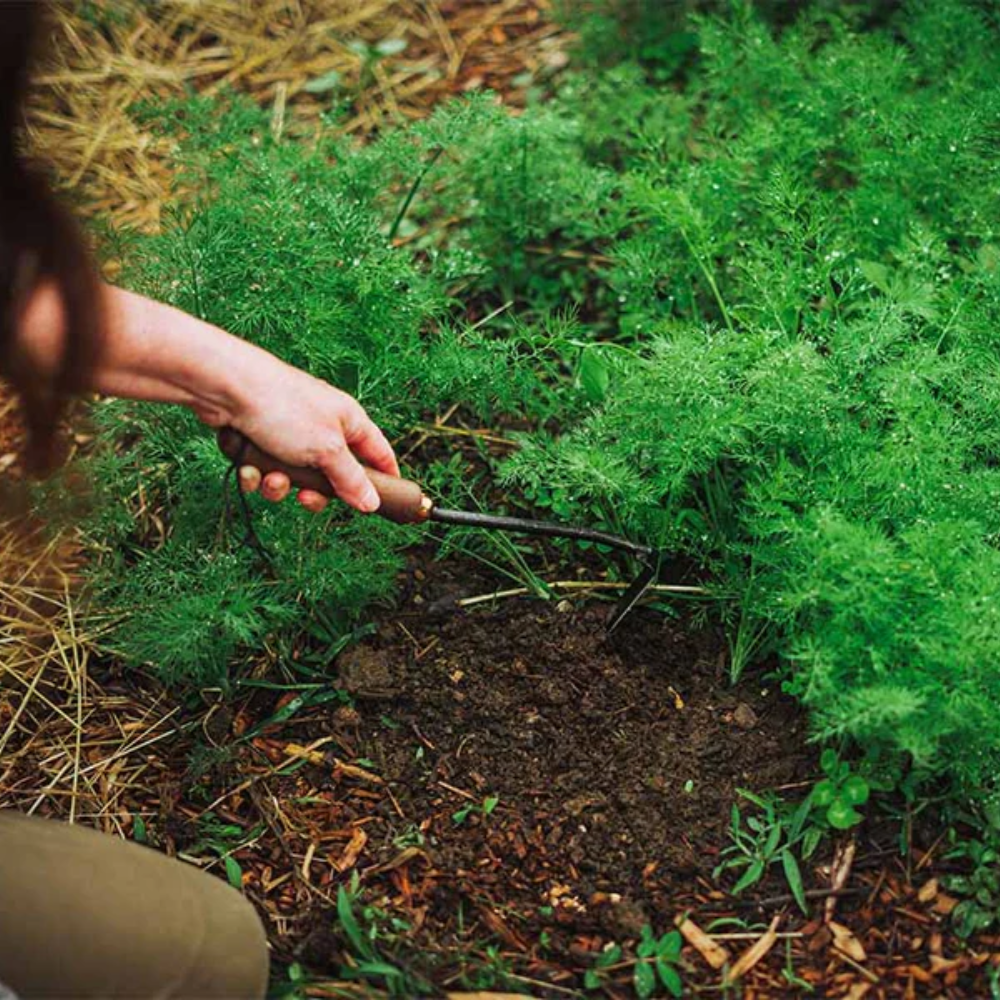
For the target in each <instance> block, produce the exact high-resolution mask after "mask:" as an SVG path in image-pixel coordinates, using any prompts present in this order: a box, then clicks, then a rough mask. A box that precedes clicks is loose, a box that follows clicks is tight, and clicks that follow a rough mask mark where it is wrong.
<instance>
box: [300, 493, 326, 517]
mask: <svg viewBox="0 0 1000 1000" xmlns="http://www.w3.org/2000/svg"><path fill="white" fill-rule="evenodd" d="M298 501H299V503H300V504H302V506H303V507H305V509H306V510H308V511H309V512H310V513H312V514H319V513H321V512H322V511H324V510H325V509H326V505H327V504H328V503H329V502H330V501H329V500H327V498H326V497H325V496H323V494H322V493H317V492H316V491H315V490H299V496H298Z"/></svg>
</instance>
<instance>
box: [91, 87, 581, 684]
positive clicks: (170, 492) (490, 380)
mask: <svg viewBox="0 0 1000 1000" xmlns="http://www.w3.org/2000/svg"><path fill="white" fill-rule="evenodd" d="M147 113H148V114H149V115H150V116H151V117H153V118H155V120H156V122H157V127H161V128H165V129H169V130H171V131H173V132H174V134H175V135H176V136H177V144H178V157H179V159H180V161H181V162H182V164H183V167H184V169H183V173H182V175H181V181H180V188H181V191H182V192H186V194H181V195H180V196H179V197H178V200H177V202H176V204H175V205H174V206H173V207H172V208H171V211H170V215H169V218H168V219H167V220H166V222H165V225H164V227H163V232H162V234H161V235H159V236H154V237H135V236H126V235H121V234H120V235H119V237H118V243H117V244H116V249H117V251H118V253H119V255H120V257H121V259H122V260H123V261H124V264H125V267H124V272H123V276H122V281H123V283H125V284H126V285H127V286H129V287H131V288H133V289H135V290H138V291H141V292H144V293H146V294H149V295H151V296H153V297H156V298H159V299H161V300H164V301H167V302H170V303H171V304H173V305H176V306H178V307H180V308H182V309H184V310H186V311H188V312H191V313H193V314H195V315H197V316H200V317H201V318H203V319H206V320H209V321H211V322H213V323H216V324H218V325H219V326H222V327H224V328H226V329H228V330H230V331H232V332H233V333H235V334H237V335H240V336H243V337H245V338H247V339H249V340H252V341H254V342H255V343H257V344H260V345H261V346H263V347H265V348H267V349H268V350H270V351H272V352H274V353H275V354H277V355H279V356H280V357H282V358H284V359H285V360H287V361H289V362H291V363H292V364H295V365H297V366H299V367H301V368H303V369H306V370H308V371H310V372H312V373H313V374H315V375H317V376H319V377H321V378H324V379H327V380H328V381H330V382H332V383H334V384H336V385H338V386H340V387H342V388H344V389H346V390H348V391H350V392H351V393H353V394H355V395H356V396H357V397H358V398H359V400H360V401H361V402H362V403H363V405H365V406H366V408H367V409H368V410H369V412H370V413H371V414H372V416H373V417H374V419H376V420H377V421H378V422H379V423H380V424H381V425H382V426H383V427H384V428H385V429H386V431H387V432H388V433H389V434H390V435H398V434H400V433H401V432H403V431H405V430H406V429H407V428H408V427H409V426H410V425H411V424H412V422H413V421H415V420H416V419H418V418H419V417H421V416H425V415H428V414H430V413H433V412H434V410H435V408H436V407H437V406H438V405H439V404H440V403H441V402H442V401H444V400H447V402H448V403H449V404H450V403H451V402H452V401H453V400H457V401H460V402H463V403H465V404H466V406H467V407H468V408H469V409H470V411H472V412H474V413H479V414H482V415H484V416H492V415H493V414H494V413H496V412H517V413H521V414H524V413H529V414H530V413H531V412H535V411H537V408H538V406H540V405H542V403H543V402H544V401H545V400H547V399H548V398H549V397H550V396H551V391H549V390H546V389H545V388H544V386H545V384H546V383H547V382H548V383H551V382H552V381H553V378H554V375H553V368H556V369H557V368H558V358H556V357H555V356H554V354H553V347H552V343H554V342H555V341H558V340H559V338H560V337H561V336H562V334H561V333H560V332H559V331H560V330H561V327H560V325H559V323H558V322H557V321H556V320H555V318H553V321H552V322H553V323H554V324H555V325H554V326H553V328H552V331H550V332H549V333H545V331H544V330H542V329H541V328H539V330H532V331H531V333H530V334H529V333H528V331H527V330H522V333H521V334H520V335H517V334H516V332H515V334H514V335H512V336H511V337H508V338H506V339H503V340H501V339H497V338H496V337H494V336H493V333H492V331H491V330H489V329H488V328H481V326H480V325H476V324H469V323H465V322H464V321H463V319H462V317H461V314H460V313H459V312H458V311H457V310H456V308H455V304H454V294H455V292H456V290H457V289H460V288H462V287H465V286H467V285H468V284H469V282H470V281H474V280H475V278H476V276H477V275H478V274H479V273H480V272H481V270H482V263H481V259H482V254H481V251H475V250H474V249H470V248H469V247H463V246H460V245H458V244H455V245H450V246H449V245H443V244H439V245H434V246H424V247H417V248H415V249H405V250H404V249H398V248H396V247H394V246H393V245H392V244H391V241H390V239H389V233H390V232H391V231H392V229H393V228H394V227H395V226H396V225H397V222H398V218H399V212H400V205H401V202H402V201H403V199H404V197H406V192H407V186H408V185H409V186H410V193H411V196H412V195H414V194H417V193H418V192H415V191H414V190H413V180H414V178H419V177H420V174H421V172H426V171H427V170H428V165H429V164H430V165H433V161H434V160H435V159H436V158H437V157H438V156H439V155H440V154H441V152H444V154H445V155H444V160H445V164H446V165H447V169H448V170H449V171H450V175H451V177H452V186H453V189H454V190H455V191H457V192H466V191H471V190H475V189H476V186H477V184H478V183H479V181H478V180H477V177H476V176H475V175H474V173H473V174H470V171H468V170H467V169H466V167H465V160H464V158H463V157H462V155H461V152H462V147H463V144H469V143H470V142H471V139H472V137H474V136H479V137H482V136H486V137H488V138H489V141H491V142H494V143H499V148H498V153H497V155H501V153H500V151H499V150H501V149H503V148H505V147H504V144H503V142H502V135H503V133H504V130H507V131H516V134H517V135H521V134H523V130H522V129H520V127H519V126H517V124H516V123H515V122H512V121H510V120H508V119H507V118H506V117H504V116H502V115H500V114H499V112H498V111H497V110H496V109H495V108H494V107H493V105H492V104H491V103H489V102H487V101H479V102H475V101H473V102H467V103H465V104H461V105H456V106H454V107H452V108H451V109H448V110H447V111H445V112H442V113H441V114H438V115H436V116H434V117H432V118H431V119H430V120H429V121H427V122H424V123H421V124H420V125H418V126H416V127H414V128H412V129H410V130H408V131H407V132H405V133H396V134H389V135H387V136H386V137H385V138H384V139H383V140H382V141H381V142H379V143H376V144H373V145H371V146H370V147H367V148H365V149H356V148H354V147H352V146H350V145H348V144H347V143H346V142H344V141H342V140H340V139H338V138H337V137H336V133H335V130H334V129H333V128H331V129H330V130H329V133H328V134H327V135H324V136H323V137H322V138H321V139H320V141H319V142H304V141H301V142H296V141H289V142H281V143H277V142H274V141H273V140H272V139H271V138H270V137H269V134H268V130H267V121H266V116H265V115H264V114H263V113H262V112H260V111H259V110H258V109H256V108H254V107H253V106H251V105H249V104H247V103H245V102H241V101H228V102H223V103H221V104H220V103H217V102H212V101H208V100H202V99H197V98H192V99H190V100H188V101H184V102H181V103H178V104H173V105H169V106H167V107H165V108H150V109H147ZM526 204H527V202H526ZM521 214H522V215H524V214H525V213H524V212H522V213H521ZM501 229H502V227H499V226H497V225H494V226H493V227H492V229H490V228H489V227H486V228H481V229H480V230H479V233H480V240H481V241H487V242H488V241H489V240H491V239H494V238H493V237H490V236H489V235H488V234H489V232H492V231H500V230H501ZM532 231H535V230H532ZM94 421H95V424H96V427H97V429H98V434H99V441H98V447H97V449H96V453H95V456H94V458H93V459H92V461H91V469H90V478H91V481H92V482H93V484H94V492H95V495H94V498H93V502H92V504H91V509H90V512H89V513H88V514H87V516H86V517H85V519H84V524H83V528H84V533H85V536H86V538H87V539H88V541H89V545H90V546H91V550H92V552H93V554H94V560H93V564H92V582H93V586H94V592H95V595H96V605H95V606H96V608H97V609H98V613H99V614H101V615H102V616H103V617H104V618H105V619H106V620H107V621H108V622H110V631H109V632H108V633H107V638H106V642H107V644H108V645H109V646H110V647H111V648H112V649H113V650H115V651H116V652H118V653H119V654H120V655H122V656H123V657H124V658H125V659H126V660H127V661H129V662H136V663H146V664H151V665H152V666H153V667H154V668H155V669H156V670H157V671H158V672H159V673H160V674H161V675H163V676H164V677H166V678H167V679H168V680H185V681H195V682H198V683H213V684H217V683H225V682H226V679H227V676H228V673H229V671H230V669H231V668H232V667H233V666H234V665H235V664H236V663H237V662H238V656H239V654H241V653H243V652H246V651H249V650H252V649H253V647H255V646H260V644H262V643H263V642H264V641H265V640H267V639H268V638H269V637H271V636H274V635H276V634H277V633H279V632H282V631H286V632H287V631H288V630H299V631H301V630H302V629H303V628H307V627H308V623H309V621H310V619H311V618H312V617H313V615H314V613H319V614H320V615H321V617H322V618H323V620H324V621H333V622H339V623H340V625H341V626H342V627H343V628H344V629H348V628H349V627H350V624H351V621H352V619H353V618H355V617H356V616H357V614H358V613H359V612H360V610H361V609H362V608H363V607H365V606H366V605H368V604H369V603H371V602H372V601H373V600H378V599H380V598H386V597H388V596H389V595H390V594H391V592H392V589H393V582H394V574H395V571H396V570H397V569H398V568H399V565H400V556H399V552H400V549H401V548H402V547H403V546H404V545H405V544H406V543H407V542H408V541H412V538H413V536H412V534H411V533H409V532H407V531H406V530H404V529H400V528H399V527H398V526H393V525H390V524H387V523H385V522H382V521H380V520H379V519H365V518H359V517H355V516H351V515H348V514H347V512H346V510H345V508H344V507H343V506H342V505H337V504H334V505H331V508H330V510H329V512H328V513H327V514H325V515H323V516H321V517H315V516H310V515H308V514H306V513H305V512H303V511H300V510H297V509H296V508H295V506H294V505H292V504H285V505H281V507H280V508H276V507H274V506H272V505H268V504H264V503H261V502H259V501H258V500H257V498H250V499H249V503H250V505H251V507H252V508H253V514H254V520H255V526H256V530H257V533H258V534H259V536H260V539H261V541H262V542H263V544H264V546H265V547H266V548H267V550H268V551H269V552H270V553H271V555H272V558H273V565H272V567H270V568H268V567H266V566H264V565H262V564H261V561H260V559H259V558H258V556H257V554H255V553H254V552H253V551H251V550H250V549H248V548H244V547H241V546H240V545H239V544H238V540H239V534H240V531H241V530H242V529H241V528H240V526H239V523H238V518H237V519H236V520H237V523H236V525H235V526H234V525H232V524H229V523H227V521H232V520H233V511H230V512H229V513H230V515H231V516H230V517H229V518H228V519H227V516H226V515H227V501H226V498H225V495H224V493H223V490H222V475H223V470H224V468H225V465H224V462H223V461H222V460H221V458H220V456H219V454H218V453H217V450H216V448H215V445H214V440H213V435H212V434H211V432H209V431H208V430H207V429H206V428H205V427H203V426H202V425H201V424H199V422H198V421H197V420H196V419H195V418H194V417H193V416H192V415H191V414H190V413H188V412H187V411H184V410H182V409H179V408H171V407H163V406H153V405H145V404H135V403H129V402H122V401H106V402H104V403H102V404H100V405H99V406H97V407H96V410H95V414H94Z"/></svg>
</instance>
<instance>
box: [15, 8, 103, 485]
mask: <svg viewBox="0 0 1000 1000" xmlns="http://www.w3.org/2000/svg"><path fill="white" fill-rule="evenodd" d="M46 6H47V5H46V4H43V3H40V2H38V0H0V375H3V376H4V377H6V378H8V379H9V380H10V381H11V382H12V383H13V385H14V387H15V389H16V390H17V392H18V394H19V396H20V401H21V406H22V410H23V413H24V417H25V421H26V423H27V427H28V432H29V444H28V450H27V455H26V458H27V459H28V462H29V465H30V466H32V467H33V468H35V469H42V468H46V467H47V466H49V465H50V464H51V461H52V454H53V448H52V445H53V439H54V433H55V430H56V426H57V424H58V421H59V417H60V415H61V414H62V412H63V410H64V408H65V405H66V402H67V401H68V399H69V397H70V395H71V394H72V393H74V392H78V391H80V390H81V389H82V388H83V387H84V386H86V384H87V376H88V374H89V371H90V369H91V367H92V365H93V362H94V357H95V354H96V350H97V344H98V339H99V334H100V326H101V323H100V315H99V296H98V283H97V273H96V271H95V270H94V267H93V265H92V264H91V261H90V256H89V254H88V252H87V248H86V245H85V243H84V240H83V238H82V236H81V234H80V232H79V230H78V228H77V226H76V224H75V222H74V221H73V219H72V217H71V216H70V215H69V213H68V212H66V211H65V209H63V207H62V206H61V205H60V204H59V203H58V201H57V200H56V199H55V197H54V195H53V194H52V192H51V189H50V187H49V184H48V183H47V181H46V178H45V177H44V175H43V174H42V173H41V172H40V171H39V170H38V169H37V168H36V167H35V166H34V165H32V164H30V163H29V162H28V160H27V159H26V157H25V156H24V154H23V151H22V150H21V149H20V146H19V134H20V129H21V124H22V121H21V118H22V113H23V102H24V96H25V90H26V88H27V83H28V71H29V68H30V65H31V61H32V57H33V56H34V55H35V54H36V52H37V47H38V43H39V41H40V36H41V34H42V31H43V30H44V28H45V26H46V24H47V17H46V14H47V12H46V9H45V8H46ZM42 284H51V285H53V286H54V287H55V290H56V291H57V293H58V295H59V298H60V301H61V306H62V309H61V312H62V315H63V327H64V333H65V337H64V341H63V343H64V346H63V350H62V352H61V357H60V358H56V359H52V364H51V366H46V370H45V371H40V370H39V369H38V366H37V365H33V364H31V363H30V362H29V361H28V360H27V358H26V356H25V354H24V352H23V351H22V350H20V349H19V347H18V336H17V334H18V328H19V325H20V322H21V317H22V314H23V311H24V307H25V304H26V302H27V300H28V298H29V297H30V295H31V293H32V292H33V291H35V290H36V289H37V288H39V287H40V285H42Z"/></svg>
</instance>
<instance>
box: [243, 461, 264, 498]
mask: <svg viewBox="0 0 1000 1000" xmlns="http://www.w3.org/2000/svg"><path fill="white" fill-rule="evenodd" d="M239 477H240V489H241V490H243V492H244V493H255V492H256V491H257V490H258V489H260V479H261V475H260V469H258V468H257V467H256V466H255V465H241V466H240V470H239Z"/></svg>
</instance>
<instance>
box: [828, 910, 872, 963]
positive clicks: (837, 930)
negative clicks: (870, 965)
mask: <svg viewBox="0 0 1000 1000" xmlns="http://www.w3.org/2000/svg"><path fill="white" fill-rule="evenodd" d="M827 926H828V927H829V928H830V931H831V933H832V934H833V947H834V948H835V949H836V950H837V951H839V952H843V954H845V955H846V956H847V957H848V958H853V959H854V961H855V962H863V961H864V960H865V959H866V958H867V957H868V956H867V954H866V953H865V949H864V947H862V944H861V942H860V941H859V940H858V939H857V938H856V937H855V936H854V933H853V932H852V931H850V930H849V929H848V928H847V927H845V926H844V925H843V924H838V923H837V922H836V921H835V920H831V921H830V922H829V923H828V924H827Z"/></svg>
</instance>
